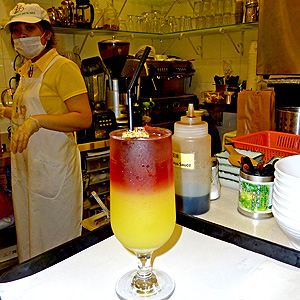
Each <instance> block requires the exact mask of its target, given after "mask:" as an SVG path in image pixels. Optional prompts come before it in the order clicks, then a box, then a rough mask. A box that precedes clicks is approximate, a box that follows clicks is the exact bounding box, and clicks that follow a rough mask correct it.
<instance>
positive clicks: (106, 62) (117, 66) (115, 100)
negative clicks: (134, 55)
mask: <svg viewBox="0 0 300 300" xmlns="http://www.w3.org/2000/svg"><path fill="white" fill-rule="evenodd" d="M129 45H130V43H129V42H125V41H120V40H116V39H115V38H114V37H113V38H112V39H111V40H104V41H101V42H98V48H99V52H100V57H101V60H102V64H103V66H104V70H105V73H106V75H107V80H105V84H104V85H103V88H104V89H105V91H104V93H106V109H107V110H112V111H113V112H114V113H115V118H116V123H117V127H121V128H122V127H127V126H128V113H127V107H126V97H125V94H124V96H123V93H122V88H121V93H120V86H121V85H120V82H121V72H122V70H123V68H124V65H125V63H126V60H127V55H128V53H129ZM120 95H121V97H120Z"/></svg>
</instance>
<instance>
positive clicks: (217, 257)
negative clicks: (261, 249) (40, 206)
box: [0, 225, 300, 300]
mask: <svg viewBox="0 0 300 300" xmlns="http://www.w3.org/2000/svg"><path fill="white" fill-rule="evenodd" d="M136 265H137V261H136V258H135V256H134V255H133V254H132V253H131V252H129V251H127V250H126V249H125V248H124V247H123V246H122V245H121V244H120V243H119V242H118V241H117V239H116V238H115V236H112V237H110V238H108V239H106V240H104V241H103V242H100V243H98V244H96V245H94V246H91V247H89V248H87V249H85V250H83V251H81V252H79V253H77V254H76V255H74V256H72V257H70V258H68V259H66V260H64V261H62V262H60V263H58V264H56V265H54V266H52V267H49V268H48V269H45V270H43V271H41V272H39V273H36V274H34V275H31V276H29V277H26V278H23V279H19V280H16V281H12V282H9V283H2V284H0V295H1V298H2V300H15V299H18V300H40V299H42V300H50V299H51V300H54V299H59V300H60V299H64V300H65V299H67V300H68V299H72V300H82V299H84V300H85V299H105V300H110V299H112V300H114V299H115V300H116V299H118V297H117V295H116V293H115V283H116V281H117V279H118V278H119V277H120V276H121V275H123V274H124V273H126V272H127V271H129V270H131V269H135V268H136ZM155 267H156V268H158V269H162V270H164V271H166V272H167V273H168V274H169V275H170V276H172V277H173V278H174V280H175V282H176V288H175V292H174V294H173V296H172V297H171V299H172V300H182V299H188V300H193V299H195V300H198V299H210V300H253V299H263V300H279V299H280V300H286V299H293V300H295V299H299V297H300V296H299V295H300V286H299V281H300V270H299V268H296V267H292V266H290V265H286V264H283V263H280V262H278V261H275V260H272V259H270V258H268V257H266V256H263V255H260V254H257V253H254V252H251V251H248V250H245V249H243V248H240V247H238V246H235V245H232V244H229V243H226V242H223V241H220V240H218V239H215V238H212V237H209V236H207V235H203V234H200V233H197V232H196V231H193V230H190V229H187V228H183V227H181V226H179V225H177V226H176V229H175V231H174V234H173V236H172V238H171V239H170V240H169V242H168V243H167V244H166V245H165V246H164V247H163V248H162V249H160V250H158V251H157V252H156V253H155V258H154V268H155Z"/></svg>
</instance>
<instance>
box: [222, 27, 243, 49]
mask: <svg viewBox="0 0 300 300" xmlns="http://www.w3.org/2000/svg"><path fill="white" fill-rule="evenodd" d="M219 32H220V33H221V34H224V33H226V34H227V36H228V37H229V39H230V41H231V43H232V44H233V46H234V48H235V50H236V52H237V53H240V54H241V55H243V54H244V31H242V42H241V43H238V44H236V43H235V42H234V40H233V39H232V37H231V35H230V34H229V32H228V31H227V30H226V29H224V28H220V29H219Z"/></svg>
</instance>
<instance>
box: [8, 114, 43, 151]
mask: <svg viewBox="0 0 300 300" xmlns="http://www.w3.org/2000/svg"><path fill="white" fill-rule="evenodd" d="M40 128H41V126H40V124H39V122H38V120H37V119H35V118H33V117H29V118H28V119H27V120H26V121H24V123H23V124H22V125H21V126H19V128H18V129H17V130H16V132H15V133H14V135H13V137H12V140H11V146H10V149H11V151H12V153H14V154H16V153H17V152H20V153H22V152H23V150H24V149H26V148H27V144H28V140H29V138H30V137H31V136H32V135H33V134H34V133H35V132H37V131H38V130H39V129H40Z"/></svg>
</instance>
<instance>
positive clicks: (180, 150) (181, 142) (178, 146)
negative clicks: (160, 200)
mask: <svg viewBox="0 0 300 300" xmlns="http://www.w3.org/2000/svg"><path fill="white" fill-rule="evenodd" d="M172 145H173V164H174V180H175V195H176V207H177V210H178V211H181V212H183V213H186V214H189V215H200V214H203V213H205V212H207V211H208V210H209V208H210V190H211V137H210V135H209V134H208V124H207V123H206V122H204V121H202V120H201V117H198V116H195V113H194V105H193V104H192V103H190V104H189V107H188V111H187V114H186V116H183V117H181V120H180V121H178V122H175V124H174V135H173V136H172Z"/></svg>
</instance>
